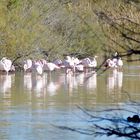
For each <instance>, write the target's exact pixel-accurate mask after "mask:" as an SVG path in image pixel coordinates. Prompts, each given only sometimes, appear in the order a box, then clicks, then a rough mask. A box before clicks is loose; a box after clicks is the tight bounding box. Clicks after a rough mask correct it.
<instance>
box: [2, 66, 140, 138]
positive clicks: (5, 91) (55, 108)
mask: <svg viewBox="0 0 140 140" xmlns="http://www.w3.org/2000/svg"><path fill="white" fill-rule="evenodd" d="M139 82H140V67H139V66H137V65H130V66H129V65H128V66H125V67H124V69H123V71H120V72H117V71H116V70H109V71H107V72H105V73H102V74H101V75H99V76H98V75H97V74H95V73H94V74H93V73H87V74H83V73H79V74H75V75H73V76H70V75H67V76H66V75H65V73H64V72H60V71H55V72H52V73H44V74H43V75H42V76H39V75H36V74H34V73H32V74H31V73H26V74H25V73H23V72H16V73H15V74H9V75H2V74H1V75H0V114H1V115H0V139H1V140H16V139H18V140H25V139H27V140H46V139H48V140H74V139H77V140H87V139H88V140H93V139H96V138H95V137H94V136H87V135H83V134H79V133H76V132H72V131H66V130H61V129H58V128H56V127H55V126H54V125H63V126H70V127H77V128H86V126H87V122H85V117H86V116H84V114H83V112H82V111H81V110H79V109H78V107H77V106H81V107H85V108H90V109H92V110H96V109H98V108H108V107H113V106H121V105H123V104H124V103H125V102H127V101H129V100H130V99H131V100H133V101H139V100H140V86H139ZM104 139H105V138H104Z"/></svg>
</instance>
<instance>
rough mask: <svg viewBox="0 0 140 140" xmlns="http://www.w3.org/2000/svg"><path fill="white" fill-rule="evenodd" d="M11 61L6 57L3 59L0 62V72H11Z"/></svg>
mask: <svg viewBox="0 0 140 140" xmlns="http://www.w3.org/2000/svg"><path fill="white" fill-rule="evenodd" d="M11 66H12V61H11V60H10V59H7V58H6V57H3V58H2V59H1V61H0V70H2V71H3V70H4V71H6V73H7V74H8V72H9V71H10V70H11Z"/></svg>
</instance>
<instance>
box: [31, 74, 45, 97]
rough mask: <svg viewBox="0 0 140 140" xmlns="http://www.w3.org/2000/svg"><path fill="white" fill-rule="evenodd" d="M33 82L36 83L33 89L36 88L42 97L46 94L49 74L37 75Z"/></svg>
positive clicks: (36, 91) (37, 93)
mask: <svg viewBox="0 0 140 140" xmlns="http://www.w3.org/2000/svg"><path fill="white" fill-rule="evenodd" d="M32 83H33V85H34V87H33V89H34V90H35V93H36V96H37V97H41V96H44V94H45V89H46V85H47V75H45V74H44V75H43V76H40V75H36V77H35V81H34V80H32Z"/></svg>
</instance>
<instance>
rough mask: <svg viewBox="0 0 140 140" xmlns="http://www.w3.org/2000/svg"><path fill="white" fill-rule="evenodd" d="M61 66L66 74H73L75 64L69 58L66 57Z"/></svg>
mask: <svg viewBox="0 0 140 140" xmlns="http://www.w3.org/2000/svg"><path fill="white" fill-rule="evenodd" d="M63 65H64V66H65V69H66V74H68V73H74V72H75V64H74V61H73V59H72V58H71V57H70V56H66V59H65V60H64V61H63Z"/></svg>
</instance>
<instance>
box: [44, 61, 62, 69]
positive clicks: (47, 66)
mask: <svg viewBox="0 0 140 140" xmlns="http://www.w3.org/2000/svg"><path fill="white" fill-rule="evenodd" d="M43 69H44V70H45V71H54V70H55V69H60V67H59V66H57V65H56V64H54V63H51V62H48V63H46V64H44V66H43Z"/></svg>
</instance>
